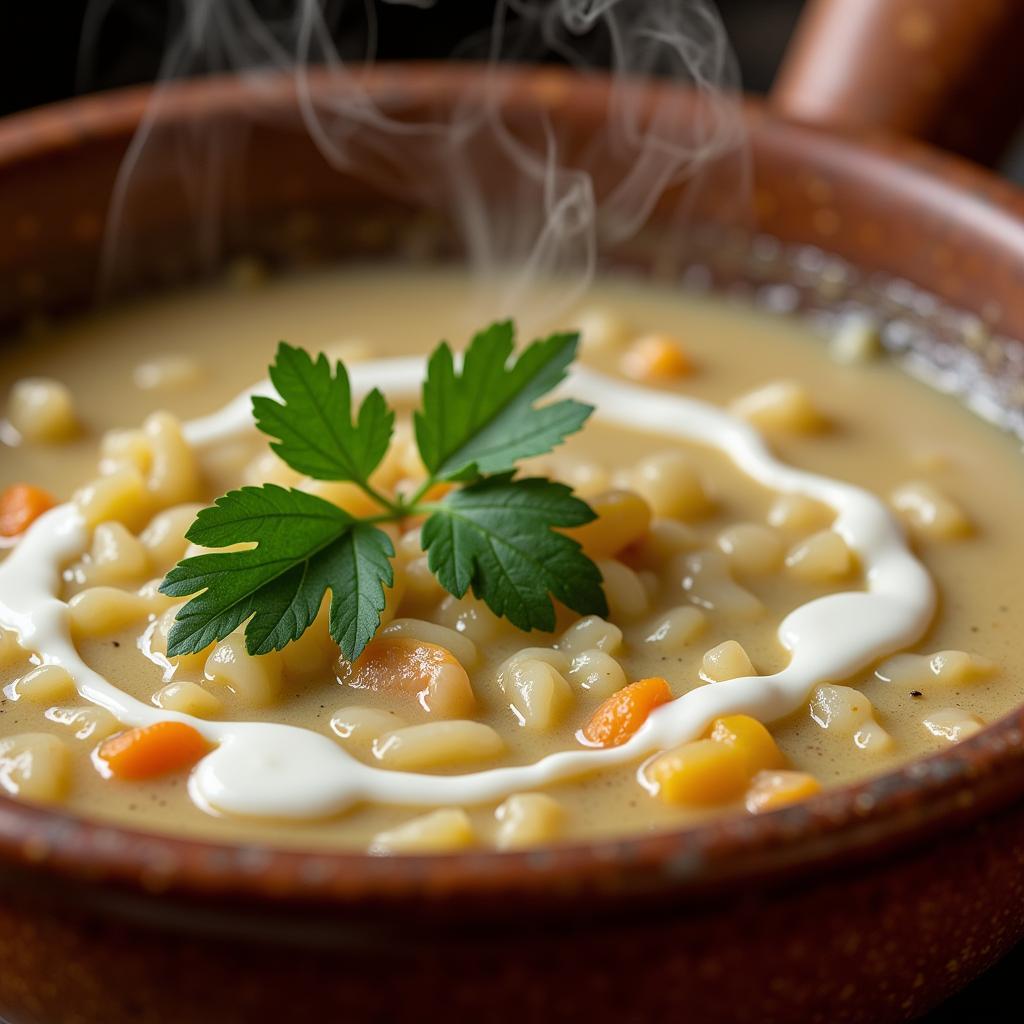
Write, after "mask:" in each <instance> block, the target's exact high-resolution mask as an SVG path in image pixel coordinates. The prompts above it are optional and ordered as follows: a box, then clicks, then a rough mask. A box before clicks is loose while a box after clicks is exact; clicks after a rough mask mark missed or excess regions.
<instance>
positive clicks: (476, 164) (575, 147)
mask: <svg viewBox="0 0 1024 1024" xmlns="http://www.w3.org/2000/svg"><path fill="white" fill-rule="evenodd" d="M115 4H116V0H102V2H98V3H94V4H93V6H92V8H91V10H90V15H89V18H88V19H87V22H86V32H85V34H84V36H83V53H84V54H85V55H86V56H88V54H89V53H91V52H93V47H94V46H95V42H96V39H97V38H98V37H99V36H100V35H101V33H102V30H103V24H104V20H105V18H106V17H107V16H108V14H109V12H110V9H111V7H113V6H114V5H115ZM408 5H409V6H417V7H430V6H432V5H431V3H430V2H429V0H424V2H419V3H417V2H415V0H410V2H409V3H408ZM442 7H443V5H442ZM268 8H270V9H269V10H268ZM282 9H283V10H284V11H285V12H286V13H284V14H283V15H277V14H275V10H282ZM378 9H379V8H378V6H377V5H375V4H374V3H373V0H366V2H365V3H349V4H346V3H331V2H330V0H298V2H293V3H286V4H277V5H276V6H275V5H267V4H264V5H258V4H257V3H256V2H254V0H179V9H178V15H179V22H178V25H177V27H176V30H175V31H174V32H173V36H172V38H171V41H170V42H169V44H168V45H167V47H166V51H165V54H164V58H163V62H162V66H161V69H160V75H159V79H158V85H157V87H156V90H155V93H154V97H153V100H152V102H151V104H150V105H149V108H148V111H147V115H146V117H145V120H144V122H143V124H142V126H141V127H140V129H139V131H138V133H137V135H136V137H135V139H134V140H133V142H132V145H131V148H130V150H129V152H128V154H127V156H126V158H125V160H124V163H123V165H122V167H121V171H120V174H119V177H118V180H117V183H116V188H115V193H114V197H113V202H112V205H111V211H110V215H109V220H108V225H107V233H106V248H105V259H104V268H103V270H104V277H105V280H106V282H107V284H108V285H113V286H116V285H117V284H118V283H120V282H121V281H123V279H125V277H126V275H127V274H128V273H129V270H130V268H131V266H132V261H133V258H134V254H135V252H136V251H137V250H136V247H137V245H138V244H139V242H138V239H137V237H136V234H137V232H136V230H135V226H136V225H137V223H139V222H140V221H141V220H143V219H144V216H143V214H144V210H145V208H146V206H147V205H148V204H152V203H153V202H155V201H158V199H157V197H158V196H159V194H160V189H162V188H166V187H168V186H170V187H175V188H177V189H180V190H183V193H184V194H185V195H186V196H187V198H188V204H189V208H190V210H191V211H192V220H193V222H194V229H195V231H194V243H193V244H194V246H195V251H194V253H193V254H192V256H193V259H194V261H197V262H198V263H199V265H200V266H201V267H204V268H206V269H208V270H211V271H212V270H213V269H215V268H216V267H218V266H219V265H220V264H221V262H222V260H223V257H224V248H225V238H224V224H225V221H226V217H227V215H228V213H229V212H230V210H231V204H232V196H233V195H236V194H237V184H238V181H239V176H240V175H242V174H244V168H245V164H246V161H258V160H259V159H260V154H259V153H258V152H253V151H251V150H247V149H246V138H245V129H244V126H242V127H237V128H236V129H235V132H236V133H237V134H236V133H226V132H225V130H224V129H223V128H219V129H217V130H216V131H211V130H208V129H204V128H201V127H197V126H196V125H194V124H189V123H188V122H182V121H180V120H179V121H177V122H176V123H168V119H167V117H166V116H165V115H166V105H167V102H168V98H169V96H171V94H172V90H173V87H174V84H175V83H176V82H178V81H179V80H181V79H183V78H186V77H191V76H196V75H202V74H210V73H218V72H235V73H237V74H239V75H240V76H241V81H243V82H244V83H245V88H246V89H248V90H250V91H251V95H252V103H251V109H252V111H253V117H259V116H266V114H265V112H264V111H262V109H261V105H260V96H261V90H262V89H264V88H265V86H266V83H267V81H268V76H280V75H282V74H284V75H288V76H291V77H292V78H293V80H294V84H295V95H296V108H297V109H296V114H297V116H298V117H299V118H301V123H302V126H303V127H304V129H305V130H307V131H308V132H309V133H310V134H311V136H312V137H313V139H314V140H315V142H316V145H317V147H318V148H319V150H320V151H321V153H322V154H323V156H324V158H325V159H326V160H327V161H329V163H330V164H331V165H332V166H333V167H335V168H337V169H338V170H339V171H343V172H344V173H346V174H348V175H352V176H356V177H364V178H368V179H369V180H370V181H371V182H372V183H373V184H374V185H375V187H378V188H380V189H381V190H382V191H384V192H386V193H389V194H391V195H394V196H396V197H400V198H402V199H406V200H409V201H412V202H414V203H416V204H417V205H420V206H422V207H424V208H426V209H429V210H431V211H434V212H436V213H437V214H439V215H440V216H442V217H443V218H444V219H445V220H446V221H447V222H448V223H449V224H451V225H452V227H453V228H454V230H455V232H456V234H457V236H458V239H459V241H460V243H461V247H462V249H463V251H464V252H465V258H466V262H467V266H468V267H469V269H470V270H471V272H472V273H473V274H474V275H475V276H476V277H477V280H478V281H479V283H480V286H481V294H482V295H484V296H486V300H485V301H486V303H487V305H488V306H489V312H490V313H494V314H498V313H506V312H511V311H512V310H514V309H516V308H521V303H522V301H523V299H524V297H525V296H526V295H528V294H529V293H530V291H531V288H532V285H533V284H535V283H537V282H542V281H550V280H551V279H552V278H555V277H559V278H561V279H563V280H564V281H565V282H566V288H565V289H564V291H562V293H561V300H560V301H561V302H562V303H564V304H565V305H568V304H570V303H571V302H572V301H573V300H574V299H575V298H576V297H578V295H579V293H580V292H581V291H582V290H583V289H585V288H586V286H587V284H588V283H589V281H590V278H591V276H592V275H593V273H594V270H595V268H596V267H597V266H598V264H599V260H600V256H601V254H602V253H603V252H605V251H607V250H608V249H611V248H614V247H615V246H617V245H620V244H622V243H624V242H627V241H628V240H629V239H631V238H633V237H634V236H635V235H636V234H637V233H638V232H639V231H640V230H641V229H642V228H643V226H644V224H645V222H646V221H647V219H648V217H649V215H650V213H651V211H652V209H653V207H654V205H655V204H656V203H658V202H659V201H660V200H661V198H662V197H663V195H664V194H665V193H666V191H667V190H672V189H674V188H675V187H676V186H679V185H681V184H684V183H689V184H688V189H687V193H688V194H689V195H690V196H691V197H692V195H693V193H694V191H695V187H696V185H697V184H699V178H700V176H701V174H702V173H704V172H706V171H707V170H708V168H710V167H712V166H713V167H714V169H715V170H714V173H715V174H726V173H727V174H732V175H735V176H736V181H735V185H734V189H735V193H736V197H737V204H738V205H743V197H744V188H745V167H746V163H745V159H744V157H743V152H744V151H743V130H742V121H741V118H740V114H739V108H738V99H737V97H738V75H737V71H736V66H735V63H734V60H733V57H732V54H731V51H730V49H729V46H728V43H727V40H726V38H725V33H724V30H723V27H722V24H721V22H720V20H719V18H718V15H717V12H716V11H715V9H714V5H713V4H712V3H711V2H710V0H498V2H497V3H496V4H495V9H494V19H493V23H492V25H491V28H490V31H489V32H487V33H485V34H483V35H482V36H481V37H479V38H474V39H469V40H467V41H466V42H465V43H464V44H463V46H462V47H460V49H459V51H458V52H457V54H456V55H455V56H457V57H458V58H459V59H463V60H465V59H471V60H479V61H484V62H485V63H486V69H487V70H486V74H485V75H483V76H482V78H481V79H480V80H479V81H478V84H477V86H476V87H474V88H472V89H467V90H466V91H465V94H464V96H463V97H462V98H461V99H460V101H459V102H458V103H457V104H456V105H455V107H454V109H451V110H447V111H438V112H434V113H432V114H430V115H428V116H426V117H423V116H422V115H421V116H419V117H418V118H416V119H410V118H409V117H408V116H404V111H403V110H402V109H400V108H399V109H394V108H393V106H388V107H387V109H385V108H384V107H383V106H382V105H381V104H380V103H379V102H376V101H375V100H374V98H372V97H371V95H370V94H369V92H368V90H367V89H366V88H365V86H364V77H365V72H366V69H367V68H368V67H369V66H370V65H371V64H372V61H373V57H374V54H375V53H376V51H377V48H378V37H377V36H378V27H377V12H378ZM423 16H424V17H432V16H436V17H438V18H443V17H445V16H446V13H445V11H444V10H443V9H437V8H435V9H434V10H433V11H432V12H430V13H429V14H426V15H423ZM540 61H556V62H559V63H564V64H568V65H569V66H571V67H573V68H575V69H577V70H578V71H580V72H581V73H587V72H590V71H593V70H594V69H598V70H600V69H602V68H607V69H608V70H610V71H611V73H612V82H613V85H612V88H611V89H610V90H609V91H608V92H607V94H606V100H605V103H604V109H603V110H602V111H600V117H599V118H598V119H597V121H596V122H595V125H596V127H595V130H594V131H593V133H592V136H591V137H589V138H587V139H586V140H585V141H584V144H583V145H580V144H579V140H578V139H576V140H575V141H574V142H573V144H572V145H569V144H567V142H566V138H565V132H564V127H565V126H564V125H562V124H559V123H553V121H552V119H550V118H548V117H546V116H545V115H544V114H543V113H542V112H540V111H539V110H534V111H532V115H531V117H530V118H529V119H528V120H526V121H524V119H523V117H522V115H521V111H520V116H518V117H517V118H516V119H515V123H512V122H511V121H510V119H509V117H508V116H507V109H508V105H509V103H508V101H509V100H510V99H514V90H515V80H514V79H510V78H509V76H508V75H507V74H505V73H504V72H505V70H506V69H507V68H508V66H509V65H510V64H522V63H537V62H540ZM83 67H87V65H86V64H83ZM652 76H653V77H659V78H669V79H671V80H673V81H674V82H678V83H680V84H682V85H685V86H686V87H687V89H688V93H689V100H690V101H692V102H690V101H688V102H687V103H686V104H684V103H682V102H681V101H680V100H679V98H678V97H674V96H668V97H666V98H664V99H663V100H661V101H660V102H656V103H652V102H651V100H650V95H648V90H647V88H646V84H645V83H646V82H647V81H648V80H649V79H650V78H651V77H652ZM662 95H664V94H662ZM571 101H572V98H571V96H570V97H569V98H568V102H570V103H571ZM726 156H728V157H729V159H728V160H724V161H723V157H726ZM548 312H549V313H554V312H555V311H553V310H551V311H548Z"/></svg>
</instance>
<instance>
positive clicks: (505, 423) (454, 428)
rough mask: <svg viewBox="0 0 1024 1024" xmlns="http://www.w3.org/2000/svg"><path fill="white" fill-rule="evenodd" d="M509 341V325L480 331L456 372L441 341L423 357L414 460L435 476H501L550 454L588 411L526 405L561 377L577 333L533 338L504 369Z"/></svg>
mask: <svg viewBox="0 0 1024 1024" xmlns="http://www.w3.org/2000/svg"><path fill="white" fill-rule="evenodd" d="M514 340H515V328H514V327H513V325H512V322H511V321H508V320H506V321H504V322H502V323H496V324H493V325H492V326H490V327H488V328H487V329H486V330H483V331H480V333H478V334H477V335H476V336H475V337H474V338H473V340H472V341H471V342H470V345H469V348H468V349H467V350H466V354H465V358H464V360H463V364H462V372H461V373H457V372H456V370H455V364H454V359H453V357H452V350H451V349H450V348H449V347H448V345H447V344H446V343H442V344H441V345H440V346H439V347H438V348H437V349H436V350H435V351H434V353H433V355H432V356H431V357H430V361H429V363H428V364H427V379H426V381H425V382H424V384H423V408H422V410H421V411H419V412H417V413H416V417H415V426H416V443H417V445H418V447H419V450H420V456H421V457H422V459H423V462H424V465H425V466H426V467H427V470H428V471H429V472H430V473H431V474H432V476H433V477H434V478H435V479H437V480H469V479H472V478H473V477H475V476H477V475H478V474H491V473H503V472H505V471H506V470H509V469H511V468H512V467H513V466H514V465H515V463H516V462H517V461H518V460H519V459H525V458H527V457H529V456H531V455H542V454H543V453H544V452H549V451H551V449H552V448H554V447H555V446H556V445H559V444H561V443H562V441H564V440H565V438H566V436H567V435H569V434H572V433H575V432H576V431H577V430H579V429H580V427H582V426H583V424H584V422H585V421H586V419H587V417H588V416H589V415H590V414H591V413H592V412H593V408H592V407H591V406H589V405H583V404H582V403H580V402H575V401H572V400H570V399H565V400H563V401H560V402H554V403H552V404H551V405H546V406H543V407H541V408H536V407H535V406H534V404H533V403H534V402H535V401H536V400H537V399H539V398H541V397H542V396H543V395H545V394H547V393H548V392H549V391H550V390H551V389H552V388H554V387H555V386H556V385H557V384H558V383H559V382H560V381H562V380H563V379H564V377H565V372H566V368H567V367H568V365H569V364H570V363H571V362H572V360H573V358H574V357H575V355H576V347H577V344H578V343H579V335H578V334H553V335H551V337H549V338H545V339H544V340H543V341H535V342H533V344H531V345H530V346H529V347H528V348H527V349H526V350H525V351H524V352H523V353H522V355H520V356H519V358H518V359H517V360H516V361H515V362H513V363H512V364H511V365H506V364H507V363H508V359H509V356H510V355H511V354H512V349H513V345H514Z"/></svg>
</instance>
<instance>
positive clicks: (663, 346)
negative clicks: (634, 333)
mask: <svg viewBox="0 0 1024 1024" xmlns="http://www.w3.org/2000/svg"><path fill="white" fill-rule="evenodd" d="M622 372H623V373H624V374H625V375H626V376H627V377H632V378H633V379H634V380H640V381H660V380H673V379H675V378H678V377H685V376H686V375H687V374H689V373H692V372H693V363H692V362H690V359H689V357H688V356H687V354H686V353H685V352H684V351H683V349H682V347H681V346H680V345H679V343H678V342H677V341H676V340H675V339H674V338H672V337H670V336H669V335H667V334H647V335H644V337H642V338H637V340H636V341H634V342H633V344H632V345H630V346H629V348H628V349H627V350H626V352H625V353H624V354H623V356H622Z"/></svg>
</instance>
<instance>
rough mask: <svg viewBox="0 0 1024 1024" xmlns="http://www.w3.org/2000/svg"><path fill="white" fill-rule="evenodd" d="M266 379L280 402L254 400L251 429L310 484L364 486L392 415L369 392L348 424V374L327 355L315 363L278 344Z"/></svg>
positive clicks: (387, 433) (385, 439)
mask: <svg viewBox="0 0 1024 1024" xmlns="http://www.w3.org/2000/svg"><path fill="white" fill-rule="evenodd" d="M270 380H271V382H272V383H273V385H274V387H275V388H276V389H277V393H278V394H279V395H280V396H281V398H282V399H283V401H281V402H277V401H275V400H274V399H273V398H266V397H264V396H257V397H254V398H253V400H252V411H253V415H254V416H255V418H256V426H257V427H259V429H260V430H261V431H263V433H264V434H268V435H269V436H270V437H273V438H277V440H276V441H275V442H274V443H272V444H271V445H270V447H271V448H273V450H274V451H275V452H277V454H278V455H279V456H280V457H281V458H282V459H283V460H284V461H285V462H286V463H287V464H288V465H289V466H291V467H292V469H294V470H295V471H296V472H299V473H304V474H305V475H306V476H311V477H313V478H314V479H315V480H352V481H355V482H356V483H360V484H363V483H366V482H367V480H368V479H369V476H370V474H371V473H372V472H373V471H374V470H375V469H376V468H377V466H378V465H379V464H380V461H381V459H383V458H384V455H385V453H386V452H387V450H388V445H389V444H390V443H391V434H392V432H393V430H394V425H395V414H394V413H393V412H392V411H391V410H390V409H389V408H388V404H387V402H386V401H385V399H384V396H383V395H382V394H381V393H380V391H378V390H377V389H376V388H374V390H373V391H371V392H370V393H369V394H368V395H367V396H366V398H365V399H364V400H363V404H362V405H361V406H360V408H359V416H358V418H357V420H356V422H355V424H353V422H352V391H351V387H350V385H349V379H348V372H347V371H346V370H345V367H344V365H343V364H342V363H340V362H339V363H337V365H336V366H335V370H334V373H332V372H331V365H330V363H329V362H328V360H327V356H325V355H324V354H323V353H321V354H320V355H319V356H318V357H317V359H316V361H315V362H314V361H313V359H312V358H311V357H310V355H309V353H308V352H306V351H305V350H303V349H301V348H294V347H293V346H291V345H287V344H285V343H284V342H283V341H282V342H281V344H280V345H279V346H278V349H277V356H276V358H275V360H274V363H273V365H272V366H271V367H270Z"/></svg>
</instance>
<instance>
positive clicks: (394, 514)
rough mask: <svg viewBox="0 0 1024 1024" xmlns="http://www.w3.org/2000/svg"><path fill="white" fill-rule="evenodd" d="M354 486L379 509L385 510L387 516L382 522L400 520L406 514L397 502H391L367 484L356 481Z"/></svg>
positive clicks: (404, 509)
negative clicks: (378, 506) (379, 507)
mask: <svg viewBox="0 0 1024 1024" xmlns="http://www.w3.org/2000/svg"><path fill="white" fill-rule="evenodd" d="M354 483H355V485H356V486H357V487H358V488H359V489H360V490H361V491H362V492H363V493H364V494H365V495H366V496H367V497H369V498H372V499H373V500H374V501H375V502H376V503H377V504H378V505H380V506H381V508H384V509H387V512H388V514H387V515H386V516H384V517H383V520H382V521H386V520H388V519H400V518H401V517H402V516H404V515H405V514H406V507H405V505H404V504H401V503H399V502H397V501H392V500H391V499H390V498H388V497H387V496H385V495H383V494H381V493H380V491H378V490H376V489H375V488H373V487H371V486H370V485H369V484H368V483H365V482H362V481H359V480H356V481H354Z"/></svg>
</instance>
